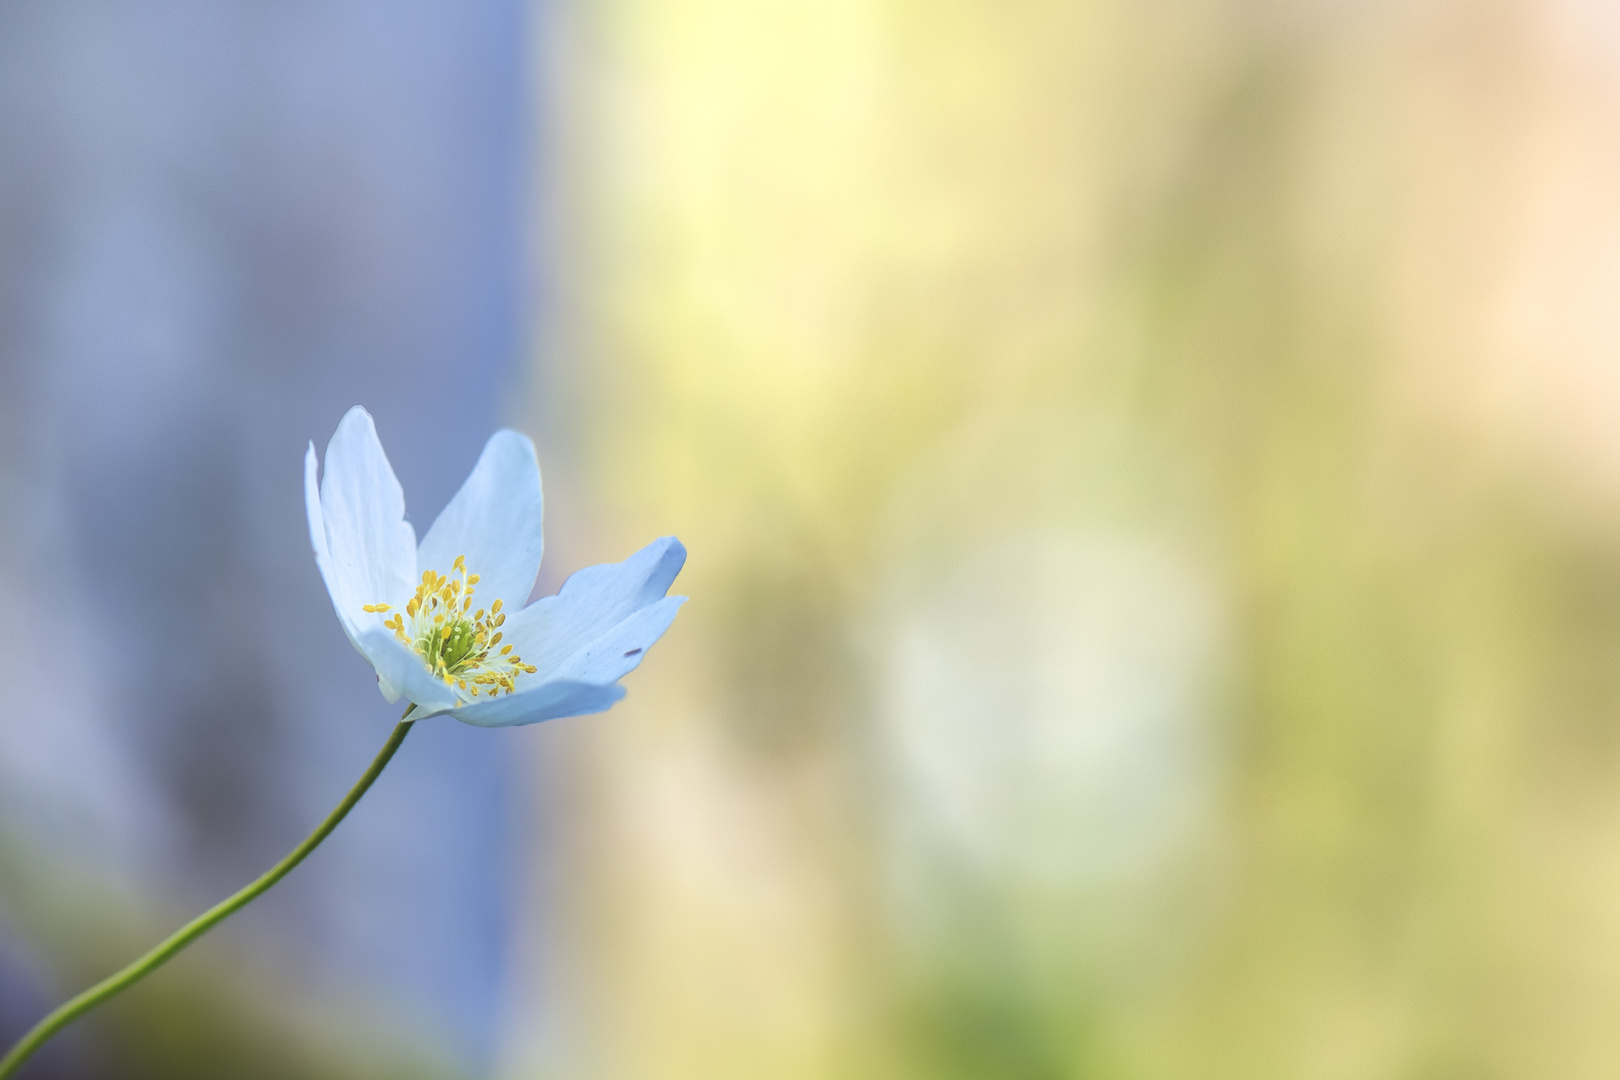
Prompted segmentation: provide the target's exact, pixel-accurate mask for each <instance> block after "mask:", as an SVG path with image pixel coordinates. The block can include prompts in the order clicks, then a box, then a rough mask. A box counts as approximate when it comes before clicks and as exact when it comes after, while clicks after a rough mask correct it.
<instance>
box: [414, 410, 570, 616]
mask: <svg viewBox="0 0 1620 1080" xmlns="http://www.w3.org/2000/svg"><path fill="white" fill-rule="evenodd" d="M543 511H544V504H543V500H542V498H541V495H540V465H539V462H538V461H536V460H535V456H534V444H533V443H531V442H530V441H529V440H528V439H527V438H525V437H524V436H522V435H519V434H518V433H517V432H515V431H497V432H496V433H495V434H494V435H492V436H490V439H489V442H488V443H486V444H484V452H483V453H482V454H481V455H479V458H478V464H477V465H475V466H474V467H473V471H472V474H471V475H470V476H468V477H467V482H466V483H464V484H462V485H461V490H460V491H458V492H456V497H455V498H453V499H451V500H450V505H448V506H446V507H445V508H444V512H443V513H441V514H440V515H439V517H438V520H437V521H435V522H434V523H433V527H432V528H430V529H429V530H428V531H427V535H426V536H424V537H423V538H422V546H421V548H420V550H419V551H418V552H417V565H418V566H419V567H421V568H422V569H423V570H437V571H438V572H439V573H441V574H447V573H449V572H450V564H451V563H452V562H454V561H455V558H456V556H457V555H465V556H467V568H468V570H469V571H470V572H472V573H475V574H477V575H478V577H479V582H478V585H477V590H478V597H479V601H480V606H482V607H487V606H488V605H489V604H490V603H491V602H493V601H494V600H496V599H500V600H503V601H505V602H506V605H507V606H508V607H510V608H520V607H522V606H523V605H524V604H526V603H528V601H529V593H530V591H531V590H533V588H534V579H535V576H536V575H537V574H538V573H539V572H540V555H541V549H542V546H543V543H544V538H543V534H542V531H541V524H542V518H543Z"/></svg>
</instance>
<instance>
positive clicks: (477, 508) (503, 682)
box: [304, 405, 686, 727]
mask: <svg viewBox="0 0 1620 1080" xmlns="http://www.w3.org/2000/svg"><path fill="white" fill-rule="evenodd" d="M316 464H317V463H316V458H315V444H314V443H311V444H310V446H309V452H308V454H306V455H305V458H304V503H305V509H306V510H307V512H308V514H309V538H310V543H311V544H312V545H313V546H314V548H315V564H316V565H317V566H319V567H320V571H321V577H322V578H323V579H325V581H326V590H327V592H328V593H330V594H331V596H332V606H333V608H335V609H336V610H337V615H338V619H339V621H341V622H342V624H343V631H344V633H346V634H348V635H349V640H350V641H351V642H352V643H353V644H354V647H355V649H356V650H358V651H359V653H360V655H361V656H364V657H365V658H366V659H367V660H368V661H370V662H371V666H372V667H373V668H375V669H376V671H377V684H378V686H379V688H380V689H381V690H382V693H383V697H385V698H387V699H388V700H389V701H391V702H392V701H397V700H399V698H400V697H401V696H403V697H405V698H406V699H407V700H408V701H410V702H411V703H412V707H411V709H410V710H409V711H407V713H406V717H407V718H409V719H413V720H414V719H421V718H423V717H428V716H437V715H440V714H445V713H448V714H449V715H451V716H454V717H455V718H456V719H458V720H462V721H465V722H466V723H469V724H479V725H482V726H485V727H507V726H511V725H515V724H533V723H536V722H537V721H540V720H550V719H552V718H554V717H559V716H578V715H580V714H582V713H592V712H600V711H602V710H603V709H606V708H608V707H609V706H611V705H612V704H613V703H614V702H615V701H618V700H619V699H620V698H622V697H623V696H624V687H622V686H620V685H618V680H619V679H620V678H622V677H623V676H624V675H625V674H626V673H628V672H629V671H631V670H632V669H634V668H635V666H636V665H637V664H639V663H640V662H641V658H642V657H643V656H645V655H646V650H647V649H648V648H650V647H651V646H652V644H653V642H655V641H657V640H658V639H659V638H660V637H662V636H663V633H664V631H665V630H666V629H668V628H669V624H670V622H671V621H672V620H673V619H674V618H675V612H676V609H678V608H679V607H680V606H681V604H683V603H684V602H685V601H686V597H684V596H665V595H664V594H665V593H666V592H667V591H668V589H669V586H670V584H671V583H672V582H673V581H674V580H675V575H676V574H678V573H680V570H681V566H682V564H683V563H685V562H686V549H685V548H684V547H682V546H681V543H680V541H679V540H676V539H675V538H674V537H672V536H666V537H664V538H663V539H661V540H656V541H654V542H653V543H651V544H649V545H647V546H646V547H645V548H643V549H642V550H641V551H638V552H637V553H636V554H634V555H632V556H631V557H630V558H628V559H626V560H625V561H624V562H622V563H614V564H610V565H604V566H593V567H590V568H589V569H585V570H581V571H580V572H579V573H577V574H575V575H573V576H572V577H570V578H569V579H568V580H567V581H566V582H564V583H563V587H562V590H561V591H560V592H559V593H558V594H557V595H556V596H548V597H546V598H544V599H542V600H538V601H536V602H535V603H533V604H529V605H528V606H527V607H525V606H524V604H525V602H526V601H527V600H528V598H529V591H530V590H531V589H532V588H533V587H534V581H535V576H536V575H537V574H538V573H539V570H540V554H541V547H542V543H541V533H540V525H541V509H542V503H541V498H540V466H539V464H538V463H537V462H536V460H535V456H534V445H533V444H532V443H530V442H529V440H528V439H526V438H524V437H523V436H522V435H519V434H518V433H517V432H515V431H497V432H496V433H495V434H494V435H492V436H491V437H490V440H489V442H488V443H487V444H486V445H485V446H484V452H483V454H482V455H481V456H480V457H479V459H478V464H477V465H476V466H474V468H473V471H472V475H471V476H469V477H467V481H466V483H464V484H462V485H461V490H460V491H458V492H457V493H456V497H455V498H453V499H451V500H450V505H448V506H446V507H445V508H444V512H443V513H441V514H440V515H439V518H438V520H437V521H435V522H434V523H433V527H432V528H430V529H429V530H428V531H427V535H426V536H424V537H423V538H422V543H421V545H420V546H418V545H417V543H416V532H415V530H414V529H412V528H411V524H410V522H408V521H406V520H405V496H404V493H403V492H402V491H401V490H400V486H399V481H398V480H396V479H395V478H394V470H393V469H392V468H391V467H390V466H389V464H388V458H387V456H386V455H385V454H384V453H383V448H382V444H381V443H380V442H378V441H377V430H376V428H375V427H374V426H373V424H372V421H371V415H370V414H369V413H367V412H366V410H364V409H362V408H360V407H359V406H358V405H357V406H355V407H354V408H352V409H350V410H349V411H348V413H347V414H346V415H345V416H344V417H343V420H342V422H341V423H340V424H338V429H337V432H336V433H335V434H334V435H333V436H332V441H331V442H330V443H328V444H327V447H326V471H325V475H324V476H323V477H322V479H321V482H320V484H319V486H317V484H316Z"/></svg>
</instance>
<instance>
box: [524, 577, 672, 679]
mask: <svg viewBox="0 0 1620 1080" xmlns="http://www.w3.org/2000/svg"><path fill="white" fill-rule="evenodd" d="M684 603H686V597H684V596H666V597H664V598H663V599H662V600H660V601H658V602H657V603H655V604H651V605H649V606H647V607H644V608H642V609H641V610H640V611H638V612H636V613H635V614H634V615H631V616H630V617H629V618H627V619H625V620H624V621H623V622H621V623H619V624H618V625H617V626H615V627H613V628H612V629H611V630H609V631H608V632H607V633H605V634H603V635H602V636H600V637H598V638H596V639H595V640H594V641H591V642H589V643H587V644H585V645H584V646H583V647H582V648H581V649H580V650H579V651H578V652H576V653H575V654H574V655H573V656H571V657H569V658H568V659H567V660H566V661H564V662H563V663H562V664H560V665H559V666H558V667H557V668H556V669H555V670H554V671H552V673H551V674H550V676H549V678H550V679H576V680H578V681H580V682H586V683H610V682H617V681H618V680H619V679H622V678H624V677H625V676H626V675H628V674H629V673H630V672H632V671H634V670H635V669H636V668H637V667H638V666H639V665H640V664H641V661H642V658H643V657H645V656H646V655H647V650H648V649H650V648H652V647H653V644H654V643H655V642H656V641H657V640H658V639H659V638H661V637H663V636H664V631H665V630H668V629H669V624H670V623H672V622H674V621H675V612H676V611H678V610H679V609H680V606H681V605H682V604H684ZM518 655H520V656H521V655H523V653H522V652H521V650H519V653H518ZM525 660H527V657H525Z"/></svg>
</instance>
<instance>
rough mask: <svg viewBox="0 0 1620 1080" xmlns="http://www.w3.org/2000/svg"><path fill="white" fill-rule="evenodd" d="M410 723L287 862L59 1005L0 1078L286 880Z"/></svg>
mask: <svg viewBox="0 0 1620 1080" xmlns="http://www.w3.org/2000/svg"><path fill="white" fill-rule="evenodd" d="M414 723H415V721H414V720H401V721H400V722H399V723H398V724H396V725H395V726H394V731H393V734H391V735H389V736H388V742H386V743H385V744H383V748H382V750H381V751H379V752H378V754H377V757H376V760H374V761H373V762H372V763H371V767H370V768H368V769H367V770H366V771H365V774H364V775H363V776H361V777H360V780H359V781H358V782H357V783H356V784H355V785H354V787H353V788H351V789H350V791H349V793H348V794H347V795H346V796H344V798H343V801H342V802H340V803H338V805H337V809H335V810H333V811H332V812H331V813H330V814H328V815H327V816H326V820H325V821H323V822H321V824H320V827H319V828H317V829H316V830H315V831H314V832H312V833H310V834H309V837H308V839H306V840H305V841H304V842H303V843H302V844H299V845H298V846H297V847H296V848H293V850H292V852H291V853H289V854H288V855H287V857H286V858H284V859H282V860H281V861H280V862H278V863H276V865H274V866H272V867H271V868H270V869H269V870H267V871H266V872H265V873H264V874H262V875H261V876H260V877H259V878H258V879H256V880H255V881H254V882H253V883H252V884H250V885H248V886H247V887H246V888H245V889H242V890H241V891H240V892H238V893H236V894H235V895H233V896H231V897H229V898H228V899H225V900H222V901H220V902H219V903H218V904H215V905H214V906H213V907H211V908H209V909H208V910H207V911H205V912H203V913H202V914H201V915H199V916H197V917H196V918H195V919H192V920H191V921H190V922H188V923H186V925H184V926H182V927H181V928H180V929H179V930H177V931H175V932H174V934H173V935H171V936H170V937H169V938H168V940H166V941H164V942H163V943H162V944H161V945H159V946H158V947H157V948H155V949H153V950H152V951H151V952H149V953H147V954H146V955H145V956H143V957H141V958H140V959H139V960H137V961H135V962H134V963H133V964H130V965H129V966H128V967H126V968H124V969H123V970H122V971H120V972H118V973H117V974H114V975H109V976H108V977H107V978H105V979H103V980H101V981H100V982H98V983H97V984H96V985H94V986H92V987H91V988H90V989H88V990H86V991H84V992H83V993H81V994H79V995H78V996H77V997H74V998H70V999H69V1000H68V1001H65V1002H63V1003H62V1004H61V1005H59V1006H57V1008H56V1009H55V1010H54V1011H53V1012H52V1013H51V1014H50V1015H49V1016H47V1017H45V1019H43V1020H41V1021H40V1022H39V1023H37V1024H35V1025H34V1026H33V1029H32V1030H30V1031H29V1032H28V1034H27V1035H24V1036H23V1037H22V1039H21V1040H19V1041H18V1043H17V1045H16V1046H13V1047H12V1048H11V1051H10V1052H9V1053H7V1054H6V1056H5V1057H3V1058H0V1080H5V1078H6V1077H8V1076H10V1075H11V1074H12V1073H14V1072H16V1071H17V1070H18V1069H20V1068H22V1064H23V1062H25V1061H27V1060H28V1059H29V1058H30V1057H32V1056H33V1055H34V1052H35V1051H36V1050H38V1049H39V1048H40V1047H41V1046H44V1045H45V1043H46V1042H47V1041H48V1040H49V1039H50V1037H51V1036H52V1035H55V1034H56V1033H57V1032H58V1031H61V1030H62V1029H63V1028H65V1027H67V1026H68V1025H69V1024H71V1023H72V1022H73V1021H74V1020H76V1019H78V1018H79V1017H80V1016H83V1015H84V1014H85V1013H87V1012H89V1011H90V1010H91V1009H93V1008H95V1007H96V1006H97V1005H100V1004H101V1003H102V1002H103V1001H106V1000H107V999H108V998H110V997H112V996H113V995H115V994H117V993H119V992H120V991H123V990H127V989H129V988H130V987H131V986H133V985H135V984H136V983H138V982H140V981H141V980H142V979H144V978H146V976H148V975H150V974H151V973H152V972H154V971H156V970H157V969H158V968H160V967H162V966H163V965H164V963H166V962H167V961H168V960H170V959H171V958H173V956H174V955H175V954H176V953H178V952H179V951H180V950H181V949H184V948H185V947H186V946H187V945H190V944H191V943H192V942H193V941H196V940H197V939H198V938H200V937H202V936H203V935H204V934H206V933H207V932H208V931H209V930H211V929H212V928H213V927H214V925H215V924H216V923H219V922H220V921H222V920H223V919H224V918H225V917H226V916H227V915H230V914H231V913H232V912H234V911H235V910H237V909H238V908H240V907H243V906H244V905H246V904H247V903H248V902H249V901H251V900H253V899H254V898H256V897H257V896H258V895H259V894H260V893H262V892H264V891H265V890H266V889H268V888H270V886H272V885H274V884H275V883H276V882H278V881H280V880H281V879H282V878H284V877H286V876H287V874H288V873H289V872H290V871H291V870H292V868H293V867H295V866H297V865H298V864H299V863H301V862H303V861H304V859H305V857H306V856H308V855H309V853H310V852H312V851H314V850H315V849H316V848H317V847H319V846H320V844H321V841H322V840H325V839H326V838H327V836H329V835H330V834H331V832H332V830H333V829H335V828H337V827H338V822H340V821H342V820H343V819H344V818H345V817H347V816H348V814H349V811H350V810H353V809H354V804H355V803H357V802H359V801H360V797H361V796H362V795H364V794H365V793H366V791H367V789H369V788H370V787H371V785H372V783H373V782H374V781H375V780H376V779H377V777H378V776H379V775H381V773H382V771H383V768H384V767H385V766H386V765H387V764H388V762H389V759H391V758H392V757H393V756H394V751H396V750H398V749H399V744H400V743H402V742H404V741H405V736H406V735H407V734H409V733H410V730H411V725H412V724H414Z"/></svg>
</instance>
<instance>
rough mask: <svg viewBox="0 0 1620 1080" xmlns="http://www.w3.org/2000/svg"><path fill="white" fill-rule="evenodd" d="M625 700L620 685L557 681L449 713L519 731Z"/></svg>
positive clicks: (592, 711) (599, 710) (466, 719)
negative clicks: (543, 722)
mask: <svg viewBox="0 0 1620 1080" xmlns="http://www.w3.org/2000/svg"><path fill="white" fill-rule="evenodd" d="M622 697H624V687H622V686H620V685H618V684H617V683H607V684H605V685H604V684H601V683H586V682H577V681H575V680H572V679H558V680H555V681H553V682H548V683H544V684H542V685H540V686H537V687H535V688H534V689H532V690H524V691H522V692H521V693H516V694H506V695H503V696H502V697H498V698H495V699H493V700H490V701H479V702H474V703H473V704H471V705H463V706H462V707H461V708H459V709H453V710H450V712H449V715H451V716H453V717H455V718H456V719H457V720H460V721H461V722H463V723H466V724H476V725H478V726H479V727H517V726H519V725H522V724H538V723H539V722H540V721H542V720H555V719H557V718H558V717H562V716H583V715H585V714H586V713H594V712H601V711H602V710H603V709H606V708H610V707H611V706H612V705H613V703H614V702H615V701H618V700H619V699H620V698H622Z"/></svg>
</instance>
